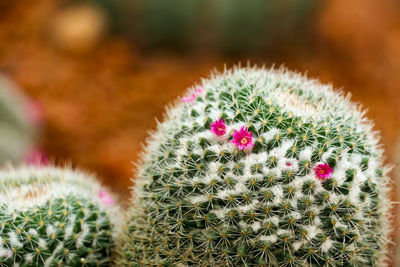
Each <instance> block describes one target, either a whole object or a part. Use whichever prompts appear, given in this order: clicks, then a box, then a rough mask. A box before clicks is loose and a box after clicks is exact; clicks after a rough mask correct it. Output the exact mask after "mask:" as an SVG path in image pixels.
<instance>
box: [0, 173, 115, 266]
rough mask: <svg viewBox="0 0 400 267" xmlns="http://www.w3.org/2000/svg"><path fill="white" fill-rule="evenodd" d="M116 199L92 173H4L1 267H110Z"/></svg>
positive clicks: (0, 214)
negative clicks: (114, 201)
mask: <svg viewBox="0 0 400 267" xmlns="http://www.w3.org/2000/svg"><path fill="white" fill-rule="evenodd" d="M112 204H113V203H112V200H111V198H110V197H109V195H108V194H107V192H106V191H104V190H103V189H101V187H100V185H99V184H98V183H97V182H96V181H95V180H94V179H93V178H92V177H91V176H88V175H86V174H83V173H80V172H76V171H71V170H68V169H58V168H52V167H46V168H42V169H39V168H34V167H25V168H22V169H15V170H14V169H11V170H4V171H1V172H0V222H1V224H0V266H7V267H11V266H109V265H110V263H111V259H110V251H111V249H112V248H113V244H114V243H113V238H112V236H113V234H114V233H113V224H112V216H111V214H112V213H113V209H114V208H113V207H112Z"/></svg>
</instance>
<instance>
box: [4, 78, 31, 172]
mask: <svg viewBox="0 0 400 267" xmlns="http://www.w3.org/2000/svg"><path fill="white" fill-rule="evenodd" d="M30 105H31V103H30V101H29V100H28V99H27V98H26V97H25V96H24V95H23V94H21V93H20V92H19V91H18V88H17V87H16V86H15V85H14V84H13V83H12V82H11V81H10V80H9V79H7V78H6V77H3V76H1V75H0V165H3V164H5V163H6V162H19V161H21V160H22V159H23V158H24V157H26V156H28V154H29V150H31V149H32V145H33V139H34V135H35V131H36V129H35V128H36V126H37V125H36V122H35V121H34V119H36V118H34V115H35V113H36V112H35V111H34V110H32V109H30Z"/></svg>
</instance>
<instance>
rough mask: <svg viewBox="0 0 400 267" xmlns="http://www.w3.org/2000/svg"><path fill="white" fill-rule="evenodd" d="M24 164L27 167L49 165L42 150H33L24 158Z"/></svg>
mask: <svg viewBox="0 0 400 267" xmlns="http://www.w3.org/2000/svg"><path fill="white" fill-rule="evenodd" d="M25 163H26V164H27V165H28V166H47V165H49V159H48V158H47V156H46V153H44V152H43V151H42V150H40V149H38V148H34V149H32V150H31V151H30V152H29V154H28V155H27V156H26V157H25Z"/></svg>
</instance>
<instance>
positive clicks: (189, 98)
mask: <svg viewBox="0 0 400 267" xmlns="http://www.w3.org/2000/svg"><path fill="white" fill-rule="evenodd" d="M203 91H204V87H203V86H200V87H198V88H197V89H196V90H194V92H193V93H192V94H191V95H190V96H185V97H182V102H184V103H192V102H193V101H194V100H196V98H197V97H198V96H199V95H200V94H201V93H202V92H203Z"/></svg>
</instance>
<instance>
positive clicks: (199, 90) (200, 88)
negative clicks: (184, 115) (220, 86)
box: [194, 86, 204, 95]
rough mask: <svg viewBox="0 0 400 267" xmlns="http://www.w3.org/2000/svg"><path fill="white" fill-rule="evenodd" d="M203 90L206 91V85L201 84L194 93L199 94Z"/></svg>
mask: <svg viewBox="0 0 400 267" xmlns="http://www.w3.org/2000/svg"><path fill="white" fill-rule="evenodd" d="M203 91H204V87H203V86H200V87H199V88H197V89H196V90H195V91H194V93H195V94H197V95H199V94H201V93H203Z"/></svg>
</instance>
